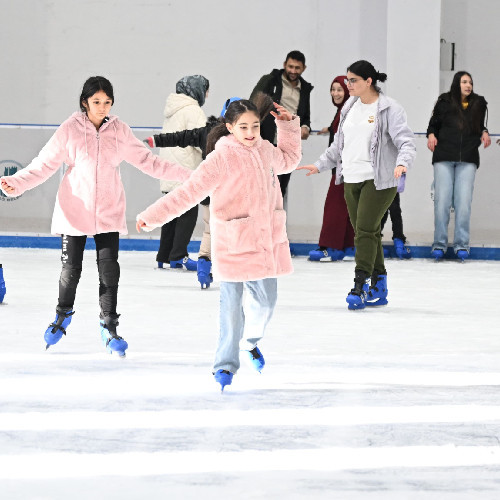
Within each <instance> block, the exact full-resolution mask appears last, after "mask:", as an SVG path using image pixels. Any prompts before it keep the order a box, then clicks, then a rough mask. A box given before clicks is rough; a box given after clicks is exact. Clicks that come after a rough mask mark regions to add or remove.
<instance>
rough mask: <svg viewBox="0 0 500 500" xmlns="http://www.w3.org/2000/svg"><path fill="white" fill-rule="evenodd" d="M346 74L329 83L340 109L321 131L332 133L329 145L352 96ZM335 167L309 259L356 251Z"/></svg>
mask: <svg viewBox="0 0 500 500" xmlns="http://www.w3.org/2000/svg"><path fill="white" fill-rule="evenodd" d="M345 78H346V76H345V75H341V76H337V77H336V78H335V79H334V80H333V82H332V84H331V86H330V95H331V96H332V102H333V105H334V106H335V107H336V108H337V113H336V114H335V118H334V119H333V121H332V123H331V125H330V126H329V127H325V128H324V129H323V130H321V132H319V133H320V134H326V133H328V132H329V133H330V139H329V141H328V145H330V144H331V143H332V142H333V136H334V135H335V133H336V132H337V129H338V127H339V122H340V111H341V109H342V107H343V106H344V104H345V102H346V101H347V99H349V90H348V89H347V86H346V84H345V83H344V79H345ZM335 170H336V169H335V168H334V169H333V170H332V180H331V181H330V187H329V188H328V193H327V195H326V200H325V209H324V212H323V226H322V227H321V233H320V236H319V248H317V249H316V250H311V251H310V252H309V260H313V261H327V262H330V261H334V260H342V259H343V258H344V256H345V254H346V252H351V253H353V252H354V249H353V247H354V229H353V228H352V224H351V221H350V220H349V214H348V212H347V205H346V203H345V199H344V184H338V185H336V184H335Z"/></svg>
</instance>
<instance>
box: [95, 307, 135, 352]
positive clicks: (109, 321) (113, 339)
mask: <svg viewBox="0 0 500 500" xmlns="http://www.w3.org/2000/svg"><path fill="white" fill-rule="evenodd" d="M118 316H119V315H118V314H114V315H110V316H106V317H105V318H104V319H101V322H100V324H101V339H102V342H103V344H104V346H105V347H106V350H107V351H108V352H109V353H110V354H113V352H116V353H117V354H118V356H120V358H124V357H125V351H126V350H127V348H128V343H127V342H126V341H125V340H124V339H123V338H122V337H120V336H119V335H118V334H117V333H116V327H117V326H118Z"/></svg>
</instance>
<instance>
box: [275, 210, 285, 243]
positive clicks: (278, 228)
mask: <svg viewBox="0 0 500 500" xmlns="http://www.w3.org/2000/svg"><path fill="white" fill-rule="evenodd" d="M285 242H288V236H287V234H286V212H285V211H284V210H275V211H274V214H273V243H275V244H276V243H285Z"/></svg>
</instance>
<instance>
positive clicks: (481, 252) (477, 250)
mask: <svg viewBox="0 0 500 500" xmlns="http://www.w3.org/2000/svg"><path fill="white" fill-rule="evenodd" d="M159 243H160V240H158V239H139V238H135V239H134V238H120V250H122V251H136V252H156V251H158V246H159ZM383 246H384V248H386V249H387V250H388V251H389V255H390V256H392V253H393V250H394V246H393V245H392V243H387V244H384V245H383ZM317 247H318V245H317V244H316V243H290V251H291V253H292V255H294V256H305V255H309V252H310V251H311V250H315V249H316V248H317ZM0 248H53V249H60V248H61V238H60V237H58V236H17V235H16V236H5V235H0ZM408 248H410V250H411V255H412V257H414V258H417V259H430V258H431V255H430V254H431V247H430V246H412V245H409V246H408ZM85 249H86V250H95V243H94V239H93V238H92V237H89V238H87V243H86V245H85ZM199 249H200V242H199V241H196V240H193V241H191V242H190V243H189V245H188V252H190V253H197V252H198V251H199ZM469 258H470V259H471V260H500V248H490V247H472V248H471V249H470V257H469ZM445 259H450V260H453V259H456V256H455V254H454V252H453V249H452V248H451V247H450V248H448V250H447V252H446V254H445Z"/></svg>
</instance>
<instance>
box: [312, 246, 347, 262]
mask: <svg viewBox="0 0 500 500" xmlns="http://www.w3.org/2000/svg"><path fill="white" fill-rule="evenodd" d="M344 256H345V253H344V252H343V251H342V250H337V249H335V248H325V247H319V248H316V250H311V251H310V252H309V260H312V261H313V262H334V261H336V260H342V259H343V258H344Z"/></svg>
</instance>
